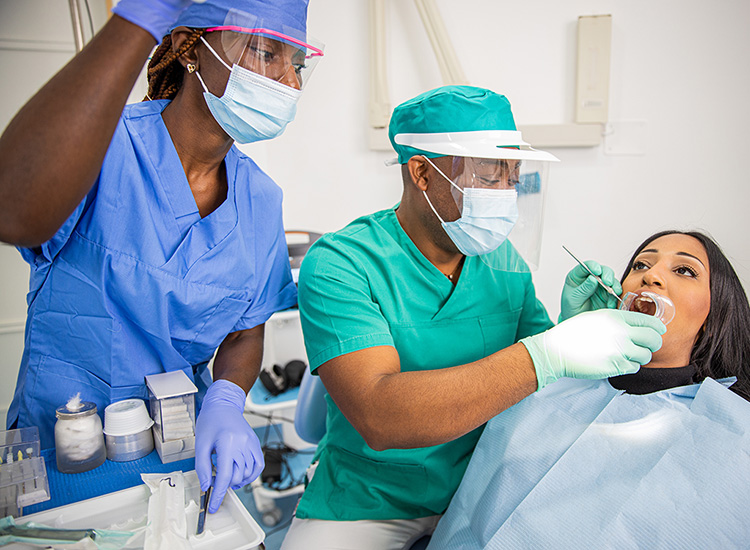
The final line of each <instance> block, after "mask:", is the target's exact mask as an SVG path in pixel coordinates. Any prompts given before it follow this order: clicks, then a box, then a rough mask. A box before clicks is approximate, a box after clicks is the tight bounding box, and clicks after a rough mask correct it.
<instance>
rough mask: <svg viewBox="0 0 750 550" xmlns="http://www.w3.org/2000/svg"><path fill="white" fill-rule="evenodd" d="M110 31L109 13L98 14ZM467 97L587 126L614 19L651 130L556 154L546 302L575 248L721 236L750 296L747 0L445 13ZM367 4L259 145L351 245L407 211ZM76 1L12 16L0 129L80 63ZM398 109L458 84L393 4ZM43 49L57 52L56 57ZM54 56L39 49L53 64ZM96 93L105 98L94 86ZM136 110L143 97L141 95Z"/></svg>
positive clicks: (9, 284) (631, 86) (303, 205)
mask: <svg viewBox="0 0 750 550" xmlns="http://www.w3.org/2000/svg"><path fill="white" fill-rule="evenodd" d="M91 2H92V7H93V8H94V10H95V14H94V15H95V23H99V24H100V23H101V20H102V19H103V15H102V13H101V5H102V4H103V2H101V1H98V0H91ZM437 5H438V7H439V8H440V10H441V12H442V14H443V17H444V19H445V21H446V26H447V28H448V32H449V34H450V36H451V38H452V40H453V44H454V46H455V49H456V51H457V53H458V56H459V59H460V61H461V63H462V65H463V69H464V72H465V73H466V76H467V78H468V79H469V81H470V82H471V83H472V84H474V85H477V86H485V87H489V88H492V89H494V90H496V91H498V92H500V93H504V94H505V95H507V96H508V98H509V99H510V101H511V103H512V105H513V110H514V113H515V116H516V122H517V123H518V124H520V125H523V124H537V123H539V124H546V123H562V122H571V121H572V120H573V107H574V106H573V96H574V93H575V81H574V71H575V51H576V43H575V41H576V22H577V18H578V16H580V15H596V14H612V17H613V39H612V72H611V93H610V119H611V121H612V122H613V123H615V127H618V126H617V125H618V123H623V122H628V121H643V122H644V123H645V127H646V130H645V131H644V132H643V133H642V135H641V136H639V137H635V138H631V139H629V140H626V143H625V145H627V146H629V147H634V148H641V149H642V151H643V154H641V155H638V156H609V155H606V154H605V152H604V147H603V146H600V147H596V148H589V149H557V150H553V153H554V154H555V155H557V156H558V157H559V158H560V159H561V160H562V162H561V163H559V164H558V165H555V166H554V167H553V170H552V173H551V185H550V189H549V194H548V196H547V199H548V200H547V211H546V220H545V234H544V241H543V249H542V265H541V269H540V271H539V272H537V273H536V274H535V279H536V282H537V288H538V293H539V295H540V297H541V299H542V301H543V302H544V303H545V305H546V306H547V307H548V309H549V311H550V314H551V315H552V316H553V317H556V316H557V313H558V311H559V304H558V302H559V293H560V289H561V286H562V282H563V279H564V276H565V274H566V273H567V271H568V270H569V269H570V268H572V267H573V261H572V260H571V259H570V258H569V257H568V256H567V255H566V254H565V253H564V251H563V250H562V248H561V245H562V244H565V245H566V246H568V247H569V248H570V249H572V250H573V251H574V252H575V253H576V254H577V255H579V256H581V257H585V258H592V259H597V260H598V261H600V262H602V263H606V264H609V265H611V266H612V267H614V268H615V270H616V271H618V272H619V271H621V270H622V268H623V267H624V264H625V262H626V261H627V259H628V258H629V256H630V254H631V252H632V251H633V249H634V248H635V247H636V246H637V245H638V244H639V243H640V242H641V241H642V240H643V239H644V238H645V237H647V236H648V235H650V234H651V233H653V232H655V231H658V230H660V229H664V228H670V227H676V228H682V229H687V228H699V229H703V230H706V231H708V232H709V233H711V234H712V235H713V236H714V237H715V238H716V240H717V241H718V242H719V243H720V244H721V245H722V246H723V248H724V250H725V251H726V253H727V254H728V256H729V257H730V258H731V259H732V261H733V263H734V265H735V268H736V269H737V271H738V273H739V275H740V277H741V279H742V280H743V283H744V284H745V288H746V289H747V288H750V249H749V248H748V246H747V245H746V243H745V239H746V235H748V234H749V233H750V216H749V215H748V213H747V212H746V210H747V206H748V205H750V185H749V184H750V182H749V181H748V177H747V176H746V166H745V164H744V160H745V159H746V154H747V151H748V150H750V137H749V136H750V135H749V134H748V130H747V128H748V126H749V125H750V102H748V100H747V90H748V89H750V64H749V63H748V61H747V59H748V57H749V56H750V33H748V32H747V29H748V28H750V3H749V2H747V0H717V1H715V2H712V3H710V4H707V3H705V2H699V1H698V0H648V1H647V0H631V1H629V2H622V1H621V2H615V1H614V0H567V1H566V2H558V1H555V0H532V1H528V2H510V1H505V2H502V1H499V0H461V1H457V0H437ZM367 17H368V3H367V0H346V1H341V0H311V5H310V10H309V28H310V32H311V34H313V35H315V36H316V37H318V38H319V39H321V40H323V41H324V42H325V44H326V55H325V58H324V59H323V60H322V62H321V63H320V64H319V65H318V68H317V69H316V72H315V74H314V75H313V77H312V80H311V82H310V84H309V86H308V87H307V88H306V90H305V92H304V94H303V96H302V99H301V101H300V109H299V114H298V116H297V120H296V121H295V122H294V123H293V124H292V125H290V127H289V128H288V129H287V131H286V133H285V134H284V135H283V136H282V137H281V138H279V139H277V140H274V141H272V142H270V143H263V144H255V145H251V146H247V147H243V149H245V150H246V151H247V152H248V153H249V154H251V155H252V156H254V157H255V158H256V160H257V161H258V162H259V163H260V164H261V166H262V167H264V168H265V169H266V171H268V172H269V173H270V174H271V175H272V176H273V177H274V178H275V179H276V181H277V182H278V183H279V184H280V185H281V186H282V187H283V188H284V191H285V223H286V226H287V228H288V229H295V228H297V229H300V228H301V229H310V230H318V231H333V230H336V229H338V228H340V227H342V226H343V225H345V224H346V223H348V222H349V221H351V220H352V219H354V218H355V217H357V216H359V215H361V214H364V213H368V212H372V211H375V210H378V209H381V208H387V207H389V206H392V205H393V204H395V203H396V202H397V201H398V200H399V197H400V194H401V183H400V176H399V170H398V168H396V167H392V168H386V167H385V166H384V165H383V161H384V160H386V159H389V158H391V157H393V156H394V155H393V154H392V153H385V152H375V151H370V150H369V148H368V137H367V136H368V134H367V132H368V99H369V67H368V58H369V52H368V47H369V46H368V45H369V35H368V25H367ZM68 22H69V15H68V11H67V2H63V1H62V0H0V74H2V75H3V78H2V83H1V84H0V90H1V92H0V93H1V94H2V96H1V97H2V99H3V101H2V102H0V127H5V125H6V124H7V122H8V121H9V120H10V118H11V117H12V114H13V113H14V112H15V111H16V110H17V109H18V108H19V107H20V106H21V104H22V103H23V101H25V99H26V98H27V97H29V96H30V95H31V94H32V93H33V91H34V90H35V89H37V88H38V86H39V85H41V83H42V82H44V81H45V80H46V79H47V78H49V76H51V75H52V74H53V73H54V71H55V70H56V69H57V68H59V67H60V66H62V64H63V63H64V62H65V60H66V59H68V58H69V56H70V55H71V54H72V34H71V31H70V26H69V23H68ZM387 22H388V25H389V28H388V42H389V46H388V62H389V74H388V80H389V89H390V93H391V99H392V102H393V106H395V105H397V104H398V103H400V102H402V101H404V100H406V99H408V98H410V97H413V96H414V95H416V94H418V93H420V92H422V91H425V90H428V89H430V88H433V87H436V86H439V85H441V84H442V82H441V80H440V74H439V71H438V68H437V63H436V62H435V59H434V56H433V53H432V50H431V48H430V45H429V42H428V40H427V37H426V34H425V32H424V29H423V27H422V24H421V20H420V19H419V16H418V14H417V11H416V9H415V7H414V4H413V3H412V2H408V1H406V0H389V1H388V2H387ZM42 40H43V41H44V44H42V42H41V41H42ZM40 49H41V50H43V51H39V50H40ZM81 85H82V86H83V85H95V83H82V84H81ZM140 95H142V94H140V92H139V93H138V94H134V96H133V97H136V96H140ZM27 272H28V269H27V268H26V267H25V266H24V264H23V262H21V260H20V259H19V257H18V255H17V254H16V253H15V251H14V250H13V249H12V248H10V247H7V246H4V245H0V289H1V290H0V381H1V382H0V417H1V416H2V415H3V413H4V411H3V410H2V409H3V408H4V401H7V400H9V398H10V395H11V394H12V388H13V385H14V383H15V372H16V370H17V365H18V361H19V357H20V352H21V342H22V322H23V317H24V311H25V307H24V294H25V292H26V277H27Z"/></svg>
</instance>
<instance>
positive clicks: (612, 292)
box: [563, 245, 622, 303]
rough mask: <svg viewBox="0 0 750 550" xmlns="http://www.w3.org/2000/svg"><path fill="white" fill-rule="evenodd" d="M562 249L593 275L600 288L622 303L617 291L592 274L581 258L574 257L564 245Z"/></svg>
mask: <svg viewBox="0 0 750 550" xmlns="http://www.w3.org/2000/svg"><path fill="white" fill-rule="evenodd" d="M563 249H564V250H565V252H567V253H568V254H570V256H571V257H572V258H573V259H574V260H575V261H577V262H578V263H579V264H580V265H581V267H583V269H585V270H586V271H588V272H589V275H591V276H592V277H593V278H594V279H596V282H597V283H599V285H600V286H601V287H602V288H603V289H604V290H606V291H607V292H609V293H610V294H611V295H612V296H614V297H615V298H617V301H618V302H620V303H622V298H620V297H619V296H618V295H617V293H616V292H615V291H614V290H612V287H610V286H607V285H605V284H604V281H602V280H601V278H600V277H599V276H598V275H594V274H593V273H592V272H591V270H590V269H589V267H588V266H587V265H586V264H585V263H583V262H582V261H581V260H579V259H578V258H576V257H575V256H574V255H573V253H572V252H571V251H570V250H568V249H567V248H565V245H563Z"/></svg>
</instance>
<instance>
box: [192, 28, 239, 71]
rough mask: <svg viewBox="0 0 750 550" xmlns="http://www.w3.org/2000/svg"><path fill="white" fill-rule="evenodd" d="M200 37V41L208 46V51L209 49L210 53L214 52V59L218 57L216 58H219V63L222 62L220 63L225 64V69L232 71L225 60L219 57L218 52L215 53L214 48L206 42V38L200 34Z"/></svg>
mask: <svg viewBox="0 0 750 550" xmlns="http://www.w3.org/2000/svg"><path fill="white" fill-rule="evenodd" d="M200 38H201V41H202V42H203V44H205V46H206V47H207V48H208V51H210V52H211V53H212V54H214V57H215V58H216V59H218V60H219V61H220V62H221V64H222V65H224V66H225V67H226V68H227V70H228V71H230V72H231V71H232V67H230V66H229V65H227V64H226V62H225V61H224V60H223V59H222V58H221V57H220V56H219V54H218V53H216V50H214V49H213V48H212V47H211V44H209V43H208V42H207V41H206V39H205V38H203V37H202V36H201V37H200Z"/></svg>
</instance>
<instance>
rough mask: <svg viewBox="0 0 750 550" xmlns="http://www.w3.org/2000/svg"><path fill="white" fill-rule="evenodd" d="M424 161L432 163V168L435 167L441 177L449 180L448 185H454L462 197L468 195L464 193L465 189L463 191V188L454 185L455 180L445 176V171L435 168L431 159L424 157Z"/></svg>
mask: <svg viewBox="0 0 750 550" xmlns="http://www.w3.org/2000/svg"><path fill="white" fill-rule="evenodd" d="M424 159H425V160H426V161H427V162H429V163H430V166H432V167H433V168H434V169H435V170H437V173H438V174H440V175H441V176H443V177H444V178H445V179H447V180H448V183H450V184H451V185H452V186H453V187H455V188H456V189H458V191H459V193H461V194H462V195H465V194H466V193H465V192H464V190H463V189H461V188H460V187H459V186H458V185H456V184H455V183H453V180H452V179H450V178H449V177H448V176H446V175H445V174H444V173H443V171H442V170H441V169H440V168H438V167H437V166H435V163H434V162H432V161H431V160H430V159H429V158H427V157H424Z"/></svg>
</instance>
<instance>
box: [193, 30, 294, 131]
mask: <svg viewBox="0 0 750 550" xmlns="http://www.w3.org/2000/svg"><path fill="white" fill-rule="evenodd" d="M201 40H203V43H204V44H205V45H206V47H207V48H208V49H209V50H210V51H211V53H213V54H214V56H215V57H216V59H218V60H219V61H221V63H222V64H223V65H224V66H225V67H226V68H227V69H228V70H229V71H230V73H231V74H230V76H229V82H227V87H226V90H224V95H222V96H221V97H216V96H215V95H214V94H212V93H211V92H209V91H208V88H207V87H206V84H205V83H204V82H203V78H201V76H200V74H198V72H197V71H196V73H195V74H196V75H197V76H198V80H200V83H201V86H203V90H204V93H203V97H204V98H205V99H206V103H207V104H208V109H209V110H210V111H211V114H212V115H213V116H214V118H215V119H216V122H218V123H219V126H221V127H222V128H223V129H224V131H225V132H226V133H227V134H228V135H229V137H231V138H232V139H233V140H234V141H236V142H237V143H252V142H255V141H262V140H264V139H272V138H275V137H277V136H280V135H281V134H282V133H283V132H284V129H285V128H286V125H287V124H289V123H290V122H291V121H292V120H294V115H295V114H296V113H297V100H299V97H300V95H301V93H302V91H301V90H295V89H294V88H290V87H289V86H286V85H285V84H282V83H281V82H277V81H275V80H271V79H270V78H267V77H265V76H262V75H259V74H256V73H254V72H253V71H250V70H248V69H245V68H244V67H240V66H239V65H233V66H232V67H230V66H229V65H227V64H226V63H225V62H224V60H223V59H222V58H221V57H219V55H218V54H217V53H216V52H215V51H214V49H213V48H212V47H211V46H210V45H209V44H208V42H206V40H205V39H204V38H203V37H202V36H201Z"/></svg>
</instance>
